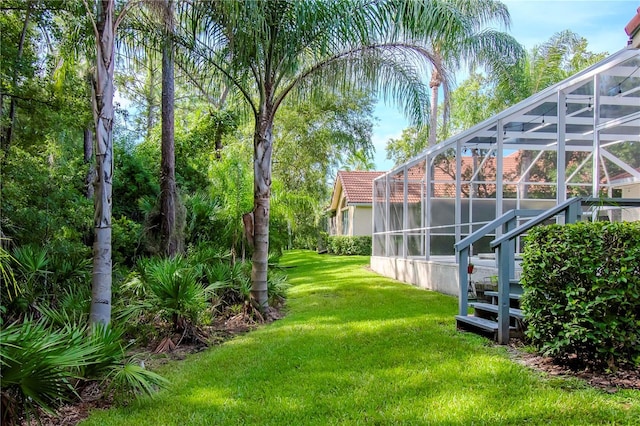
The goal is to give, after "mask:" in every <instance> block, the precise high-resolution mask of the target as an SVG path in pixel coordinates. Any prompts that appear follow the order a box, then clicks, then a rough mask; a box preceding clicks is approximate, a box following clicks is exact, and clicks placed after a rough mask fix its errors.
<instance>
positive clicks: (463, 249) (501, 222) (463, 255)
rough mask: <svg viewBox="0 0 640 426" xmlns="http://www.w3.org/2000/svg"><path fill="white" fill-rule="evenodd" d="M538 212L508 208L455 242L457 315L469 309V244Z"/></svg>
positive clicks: (506, 228) (510, 227)
mask: <svg viewBox="0 0 640 426" xmlns="http://www.w3.org/2000/svg"><path fill="white" fill-rule="evenodd" d="M539 213H540V210H509V211H508V212H506V213H505V214H503V215H502V216H500V217H498V218H496V219H494V220H492V221H491V222H489V223H487V224H486V225H484V226H483V227H482V228H480V229H478V230H477V231H475V232H474V233H472V234H471V235H469V236H467V237H466V238H464V239H462V240H460V241H459V242H457V243H456V244H455V246H454V247H455V249H456V255H457V257H458V283H459V298H458V312H459V315H467V310H468V309H469V297H468V293H469V274H468V272H467V267H468V266H469V254H470V248H471V245H472V244H473V243H475V242H477V241H478V240H480V239H481V238H483V237H485V236H487V235H489V234H491V233H492V232H494V231H495V230H496V229H498V228H499V227H503V231H504V232H509V231H510V230H512V229H514V228H515V227H516V226H517V224H518V218H522V217H531V216H535V215H537V214H539ZM507 273H508V274H511V276H513V274H515V270H511V271H510V272H509V271H508V272H507Z"/></svg>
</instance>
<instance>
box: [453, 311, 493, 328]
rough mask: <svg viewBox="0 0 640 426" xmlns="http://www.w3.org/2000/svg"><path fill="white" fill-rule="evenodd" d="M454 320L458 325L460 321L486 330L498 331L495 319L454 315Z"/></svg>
mask: <svg viewBox="0 0 640 426" xmlns="http://www.w3.org/2000/svg"><path fill="white" fill-rule="evenodd" d="M456 321H457V322H458V325H460V323H465V324H468V325H471V326H473V327H477V328H479V329H481V330H484V331H488V332H496V331H498V323H497V322H496V321H491V320H488V319H484V318H479V317H474V316H463V315H456Z"/></svg>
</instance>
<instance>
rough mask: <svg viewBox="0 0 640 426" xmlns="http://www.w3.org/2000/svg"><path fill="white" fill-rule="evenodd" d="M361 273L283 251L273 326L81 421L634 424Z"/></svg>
mask: <svg viewBox="0 0 640 426" xmlns="http://www.w3.org/2000/svg"><path fill="white" fill-rule="evenodd" d="M367 264H368V258H367V257H335V256H329V255H322V256H321V255H317V254H316V253H313V252H303V251H293V252H289V253H287V254H286V255H285V256H284V257H283V259H282V265H283V266H288V267H290V268H289V269H288V271H289V278H290V282H291V284H292V285H293V286H292V288H291V289H290V292H289V300H288V303H287V312H288V313H287V316H286V317H285V318H284V319H282V320H280V321H277V322H275V323H273V324H270V325H268V326H265V327H262V328H261V329H259V330H257V331H254V332H251V333H248V334H246V335H243V336H240V337H237V338H235V339H234V340H231V341H229V342H226V343H224V344H223V345H221V346H219V347H213V348H210V349H209V350H207V351H205V352H202V353H199V354H194V355H192V356H189V357H188V358H187V359H186V360H184V361H179V362H172V363H170V364H167V365H165V366H163V368H162V369H161V370H160V373H161V374H163V375H165V377H167V378H168V379H169V380H170V381H171V383H172V384H171V386H170V387H169V388H168V389H167V390H164V391H162V392H160V393H159V394H158V395H157V396H156V397H155V398H154V399H143V400H140V401H137V402H133V403H131V405H129V406H128V407H125V408H120V409H112V410H108V411H104V412H95V413H94V414H93V415H92V416H91V417H90V419H89V420H88V421H87V422H86V423H84V424H87V425H190V424H191V425H244V424H248V425H249V424H255V425H359V424H374V425H392V424H399V425H430V424H433V425H470V424H487V425H496V424H513V425H522V424H561V425H565V424H575V425H586V424H640V392H638V391H630V390H622V391H619V392H617V393H615V394H608V393H606V392H604V391H600V390H596V389H592V388H589V387H588V386H586V385H585V384H583V383H582V382H580V381H578V380H577V379H558V378H553V379H551V378H545V377H544V376H542V375H541V374H539V373H536V372H534V371H532V370H530V369H528V368H526V367H524V366H521V365H519V364H517V363H516V362H514V361H512V360H510V358H509V357H508V355H507V352H506V350H505V349H504V348H501V347H495V346H493V345H492V344H490V343H489V341H487V340H486V339H483V338H480V337H478V336H475V335H471V334H468V333H460V332H457V331H456V330H455V321H454V315H455V313H456V309H457V308H456V306H457V301H456V299H455V298H453V297H448V296H443V295H440V294H437V293H433V292H428V291H424V290H420V289H417V288H414V287H411V286H409V285H406V284H402V283H398V282H396V281H393V280H390V279H386V278H383V277H380V276H378V275H377V274H375V273H373V272H370V271H368V270H367V269H366V265H367Z"/></svg>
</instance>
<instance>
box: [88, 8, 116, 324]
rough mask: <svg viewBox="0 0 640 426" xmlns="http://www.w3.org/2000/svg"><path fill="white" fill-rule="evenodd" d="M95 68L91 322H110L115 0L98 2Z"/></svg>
mask: <svg viewBox="0 0 640 426" xmlns="http://www.w3.org/2000/svg"><path fill="white" fill-rule="evenodd" d="M97 6H98V12H97V20H96V31H97V34H96V69H95V76H94V82H93V104H94V105H93V114H94V119H95V123H96V169H97V177H96V188H95V191H96V192H95V196H94V206H95V215H94V227H95V236H94V238H95V239H94V243H93V275H92V280H91V285H92V289H91V312H90V316H89V321H90V322H91V324H97V323H103V324H108V323H109V322H110V321H111V193H112V177H113V117H114V111H113V92H114V86H113V73H114V65H115V48H114V46H115V45H114V35H115V26H114V0H101V1H98V2H97Z"/></svg>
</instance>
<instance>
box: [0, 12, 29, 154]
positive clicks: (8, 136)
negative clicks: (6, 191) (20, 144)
mask: <svg viewBox="0 0 640 426" xmlns="http://www.w3.org/2000/svg"><path fill="white" fill-rule="evenodd" d="M32 7H33V1H29V2H28V3H27V10H26V11H25V16H24V24H23V26H22V33H21V34H20V41H19V42H18V52H17V56H16V69H14V72H13V85H12V86H13V89H12V90H14V91H15V90H16V86H17V85H18V70H17V67H18V64H19V63H20V61H21V60H22V54H23V52H24V43H25V40H26V39H27V30H28V29H29V21H30V20H31V8H32ZM14 94H15V93H14ZM17 107H18V105H17V101H16V97H15V96H11V100H10V101H9V124H8V126H7V128H6V129H5V131H4V132H3V133H4V134H3V135H2V149H4V151H5V156H6V154H8V153H9V147H10V146H11V142H12V140H13V129H14V128H15V126H16V109H17ZM0 117H2V115H0Z"/></svg>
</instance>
